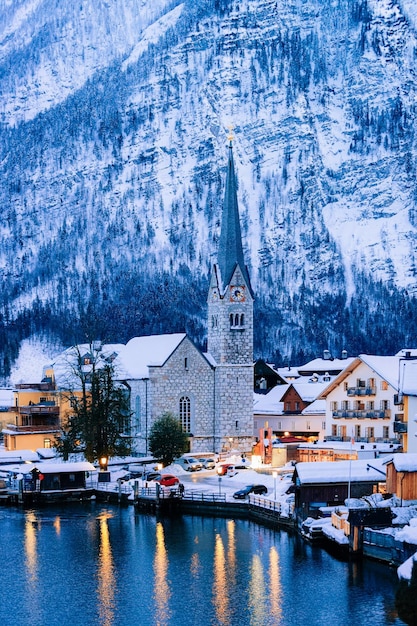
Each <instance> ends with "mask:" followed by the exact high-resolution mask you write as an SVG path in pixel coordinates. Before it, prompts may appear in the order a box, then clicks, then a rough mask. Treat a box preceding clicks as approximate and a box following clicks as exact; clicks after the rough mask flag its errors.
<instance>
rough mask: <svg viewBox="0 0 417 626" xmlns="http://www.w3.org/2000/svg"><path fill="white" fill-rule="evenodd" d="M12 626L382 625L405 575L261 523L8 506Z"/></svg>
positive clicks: (4, 587) (1, 536)
mask: <svg viewBox="0 0 417 626" xmlns="http://www.w3.org/2000/svg"><path fill="white" fill-rule="evenodd" d="M0 546H1V552H0V557H1V578H0V581H1V583H0V584H1V599H0V624H1V626H72V625H73V626H136V625H138V626H177V625H178V626H199V625H201V626H235V625H236V626H249V625H250V626H307V625H308V626H323V625H325V624H343V625H344V626H348V625H349V626H350V625H352V626H362V625H363V626H382V625H384V624H389V625H400V624H403V622H402V621H401V620H399V619H398V617H397V614H396V611H395V606H394V602H395V589H396V585H397V577H396V571H395V570H394V569H390V568H389V567H387V566H385V565H381V564H379V563H373V562H369V561H368V562H362V563H347V562H343V561H340V560H337V559H335V558H334V557H332V556H330V555H329V554H328V553H327V552H326V551H325V550H323V549H321V548H317V547H312V546H310V545H309V544H306V543H305V542H304V541H303V540H302V539H301V538H299V537H298V536H296V535H292V534H288V533H287V532H285V531H274V530H271V529H269V528H266V527H264V526H260V525H258V524H256V523H253V522H248V521H242V520H236V521H233V520H227V519H220V518H208V517H205V518H202V517H194V516H183V517H177V518H171V519H168V518H156V517H154V516H152V515H144V514H142V513H141V514H135V512H134V509H133V507H128V508H118V507H117V506H114V507H113V506H102V505H99V504H95V503H90V504H87V505H82V504H80V505H74V506H72V505H66V506H60V507H48V509H41V510H21V509H14V508H2V509H0Z"/></svg>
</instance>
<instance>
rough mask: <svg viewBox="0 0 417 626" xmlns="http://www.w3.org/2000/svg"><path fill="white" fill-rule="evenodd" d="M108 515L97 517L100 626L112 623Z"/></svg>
mask: <svg viewBox="0 0 417 626" xmlns="http://www.w3.org/2000/svg"><path fill="white" fill-rule="evenodd" d="M109 517H110V515H109V514H104V515H102V516H101V517H99V522H100V549H99V556H98V589H97V595H98V600H99V602H98V610H99V616H100V624H102V625H103V626H112V624H113V621H114V609H115V603H114V593H115V592H114V589H115V579H114V578H115V577H114V565H113V557H112V551H111V545H110V534H109V525H108V519H109Z"/></svg>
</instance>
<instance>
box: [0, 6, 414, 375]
mask: <svg viewBox="0 0 417 626" xmlns="http://www.w3.org/2000/svg"><path fill="white" fill-rule="evenodd" d="M94 5H95V6H96V11H95V12H94V10H93V8H94ZM80 7H81V8H80ZM0 9H1V10H0V15H1V16H2V17H1V18H0V32H1V33H2V35H1V36H0V94H2V95H0V119H1V134H2V146H3V147H2V148H1V147H0V167H1V170H0V171H1V177H0V199H1V203H2V206H3V219H2V222H1V226H0V250H1V252H0V272H1V274H2V279H3V285H4V287H3V290H2V297H1V301H0V310H1V312H2V316H1V318H0V338H1V339H2V343H3V345H4V350H3V367H2V368H0V369H1V370H2V371H3V374H4V375H7V373H8V371H9V369H10V365H11V363H12V362H13V360H14V359H15V358H16V356H17V354H18V350H19V345H20V342H21V341H22V339H23V338H25V337H29V336H32V335H39V334H40V335H43V336H44V337H45V340H46V341H51V342H52V343H53V342H54V341H56V340H57V339H59V340H61V341H62V342H63V343H64V344H68V343H69V342H72V341H74V342H75V341H78V340H79V338H80V337H81V336H83V337H84V336H85V335H86V334H90V335H91V334H92V333H94V334H97V333H99V334H100V336H101V337H102V338H105V337H103V335H105V336H106V339H107V340H111V341H115V340H117V341H126V340H127V339H129V338H130V337H131V336H134V335H140V334H144V333H149V332H167V331H182V330H187V332H189V333H190V335H191V337H192V338H193V339H194V340H195V341H197V343H198V344H200V345H202V346H203V345H204V342H205V323H206V322H205V297H206V289H207V286H208V274H209V271H210V267H211V264H212V262H213V261H214V260H215V255H216V249H217V247H216V246H217V241H218V234H219V226H220V224H219V219H220V207H221V202H222V199H223V185H224V173H225V168H226V137H227V128H228V127H229V126H230V125H233V127H234V131H233V132H234V136H235V140H234V154H235V162H236V172H237V177H238V181H239V189H238V198H239V207H240V214H241V223H242V234H243V243H244V252H245V257H246V261H247V263H248V266H249V271H250V273H251V280H252V284H253V286H254V289H255V291H256V292H257V295H258V298H257V303H256V317H257V320H258V323H257V327H256V330H255V347H256V352H257V355H258V356H264V357H267V358H271V359H273V360H276V362H277V363H281V362H284V361H285V362H286V361H288V360H294V359H297V358H299V359H303V358H304V357H310V356H314V355H315V354H317V353H319V352H321V351H322V349H324V348H330V349H331V350H332V352H334V353H337V352H340V351H341V349H343V348H346V349H348V351H349V352H350V353H351V354H354V353H359V352H367V351H371V352H376V351H382V352H384V353H385V352H386V351H388V352H389V351H391V352H392V351H393V350H395V351H397V350H398V349H400V348H402V347H404V345H411V344H413V343H414V344H415V343H416V339H417V337H416V332H415V330H414V328H415V326H416V325H415V313H414V310H415V302H414V294H415V292H416V285H417V282H416V281H417V279H416V263H415V255H416V252H415V250H416V208H415V205H416V197H417V190H416V183H415V178H416V176H415V173H416V154H417V153H416V138H415V133H414V120H415V113H416V105H415V101H416V100H415V96H416V87H415V81H414V78H415V75H416V58H417V53H416V50H417V38H416V27H415V24H416V22H417V17H416V15H417V12H416V10H415V9H414V8H413V5H412V3H411V2H405V1H403V2H391V1H388V0H383V2H377V1H376V0H368V1H366V0H353V1H352V0H341V1H340V2H338V3H333V2H331V1H330V0H329V1H324V2H323V1H322V2H319V1H318V0H309V1H308V2H302V1H301V0H288V1H284V0H279V1H278V2H275V1H274V2H273V1H272V0H245V1H243V2H239V3H236V2H224V1H222V0H207V1H200V2H192V3H191V2H188V1H185V2H165V1H162V0H161V1H160V2H147V1H146V0H142V1H135V0H121V1H120V2H118V3H117V7H114V6H113V5H112V4H111V3H106V2H99V3H98V5H97V4H96V3H92V2H91V0H90V1H88V0H87V1H85V2H83V4H82V5H80V6H78V5H71V6H70V7H67V6H64V5H63V4H62V3H59V2H57V1H54V0H38V1H37V2H36V1H33V2H28V1H25V0H20V1H19V2H15V3H10V2H8V1H7V0H0ZM19 11H20V13H19ZM19 15H20V18H19ZM93 16H94V17H95V18H97V19H94V20H93ZM13 20H14V21H13ZM13 24H14V25H15V27H13ZM109 32H110V33H111V37H110V38H109ZM31 33H32V34H34V35H33V36H32V37H30V34H31ZM35 35H36V36H35ZM77 41H78V42H79V49H78V50H77V53H76V54H74V48H75V47H76V46H75V43H74V42H77ZM139 53H140V54H139ZM65 55H66V57H65ZM64 61H68V62H69V68H70V69H69V71H67V72H65V71H64V68H65V64H64ZM45 68H47V69H48V71H45ZM54 68H55V71H56V74H55V75H54V74H53V73H52V74H51V71H52V69H54ZM51 75H52V76H55V82H54V80H52V79H51ZM64 78H65V80H66V82H65V81H64V80H63V79H64ZM51 85H52V86H51ZM63 320H64V323H63ZM116 320H117V321H118V322H119V327H118V325H117V323H116Z"/></svg>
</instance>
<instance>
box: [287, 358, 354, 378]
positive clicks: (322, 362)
mask: <svg viewBox="0 0 417 626" xmlns="http://www.w3.org/2000/svg"><path fill="white" fill-rule="evenodd" d="M354 360H355V357H349V358H346V359H323V358H318V359H313V360H312V361H309V362H308V363H306V364H305V365H302V366H301V367H299V368H298V372H299V373H300V374H301V375H302V372H304V371H307V372H317V373H318V374H323V373H324V372H329V371H332V372H334V371H336V370H338V371H339V372H341V371H342V370H344V369H345V367H347V366H348V365H350V364H351V363H352V361H354Z"/></svg>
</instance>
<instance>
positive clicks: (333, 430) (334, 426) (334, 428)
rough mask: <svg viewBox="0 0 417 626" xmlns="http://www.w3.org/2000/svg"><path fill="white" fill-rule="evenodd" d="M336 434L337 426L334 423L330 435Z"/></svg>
mask: <svg viewBox="0 0 417 626" xmlns="http://www.w3.org/2000/svg"><path fill="white" fill-rule="evenodd" d="M336 436H337V426H336V424H332V437H336Z"/></svg>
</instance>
